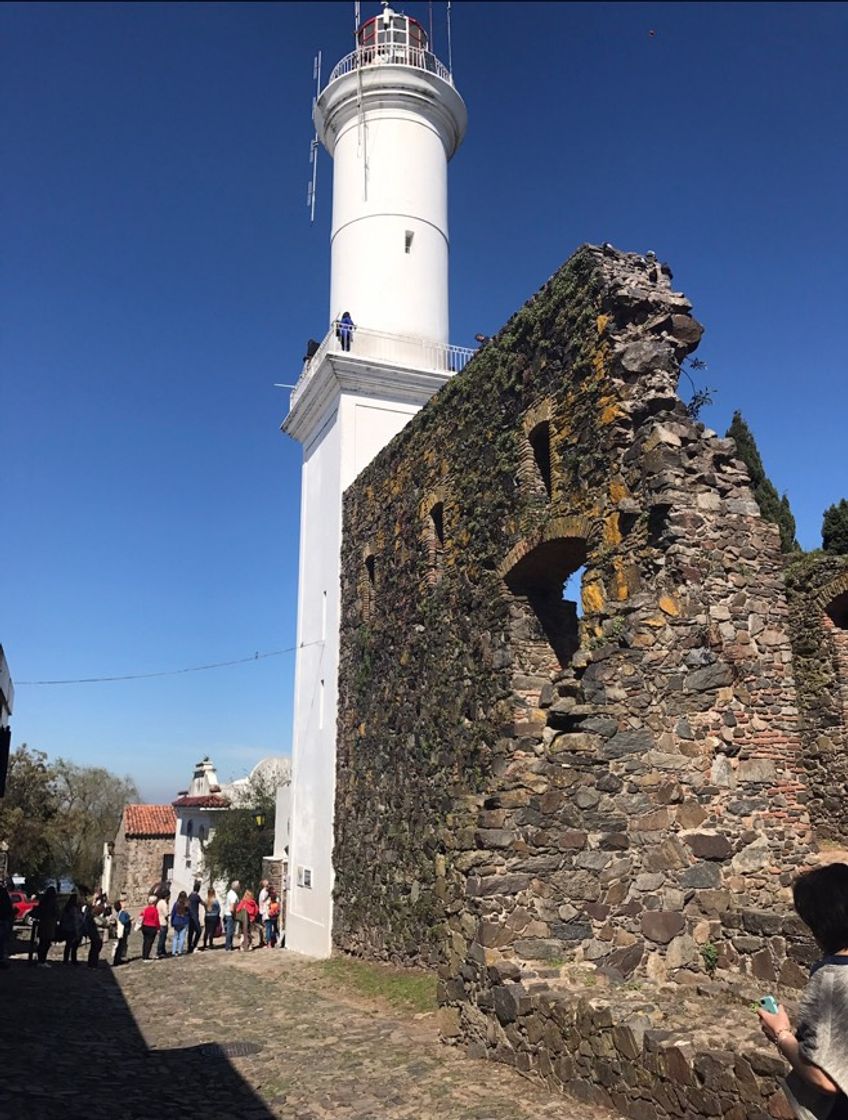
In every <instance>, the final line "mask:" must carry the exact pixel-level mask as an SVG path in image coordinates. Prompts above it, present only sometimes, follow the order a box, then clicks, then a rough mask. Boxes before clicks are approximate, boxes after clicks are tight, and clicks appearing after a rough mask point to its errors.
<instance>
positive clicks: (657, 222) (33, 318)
mask: <svg viewBox="0 0 848 1120" xmlns="http://www.w3.org/2000/svg"><path fill="white" fill-rule="evenodd" d="M398 6H399V7H400V5H398ZM432 7H433V21H434V46H435V50H436V53H437V54H438V55H439V56H440V57H441V58H442V59H443V60H445V61H447V46H446V39H447V37H446V28H445V5H444V4H442V3H435V4H433V5H432ZM362 9H363V18H365V17H367V16H370V15H372V14H375V13H376V12H377V11H378V10H379V6H378V5H377V4H373V3H368V2H365V3H363V5H362ZM404 10H406V11H407V12H408V13H409V14H410V15H414V16H417V17H418V18H419V19H421V20H422V22H424V24H425V26H426V25H427V24H428V22H429V5H428V4H425V3H410V4H407V5H406V8H405V9H404ZM452 17H453V20H452V55H453V66H454V76H455V80H456V84H457V87H458V89H459V90H460V92H461V93H462V95H463V97H464V98H465V100H466V103H467V105H468V112H469V129H468V135H467V138H466V140H465V142H464V143H463V145H462V147H461V149H460V151H459V152H458V153H457V155H456V156H455V157H454V160H453V162H452V164H451V167H450V180H449V182H450V222H451V323H452V329H451V335H452V341H453V342H455V343H457V344H459V345H473V336H474V335H475V334H476V333H478V332H480V333H484V334H490V333H493V332H494V331H496V330H497V329H498V328H499V327H500V326H501V325H502V324H503V323H504V322H505V320H506V319H507V318H508V317H509V316H510V315H511V314H512V312H513V311H515V310H516V309H517V308H518V307H519V306H520V305H521V304H522V303H523V302H524V301H525V300H526V299H527V298H528V297H529V296H530V295H532V293H533V292H534V291H535V290H536V289H537V288H538V287H540V285H541V284H542V283H543V282H544V281H545V280H546V279H547V277H548V276H549V275H550V274H551V273H552V272H554V271H555V269H556V268H557V267H558V266H559V265H560V264H561V263H562V262H563V261H564V260H565V259H566V258H567V257H568V256H569V255H570V254H571V253H572V252H573V250H574V249H575V248H576V247H577V246H578V245H580V244H581V243H583V242H587V241H588V242H603V241H609V242H612V243H613V244H614V245H616V246H618V247H619V248H621V249H626V250H634V251H638V252H646V251H648V250H652V251H653V252H655V253H656V254H657V255H658V256H659V257H660V258H661V259H663V260H667V261H668V262H669V263H670V264H671V266H672V269H673V272H674V280H675V286H676V287H678V288H679V289H680V290H683V291H684V292H685V293H686V294H687V295H688V296H689V298H690V299H691V300H692V302H693V304H694V314H695V315H696V317H697V318H698V319H699V320H700V321H701V322H703V323H704V324H705V326H706V335H705V337H704V340H703V342H702V344H701V347H700V350H699V356H700V357H701V358H703V359H704V360H705V361H706V362H707V364H708V369H707V371H706V372H705V373H704V374H703V375H702V377H703V379H704V381H705V382H706V383H707V384H708V385H710V386H712V387H714V388H715V389H716V393H715V397H714V404H713V405H712V406H711V407H710V408H708V409H707V410H706V411H705V412H704V413H703V414H702V419H704V420H705V421H706V422H707V423H708V424H709V425H710V426H711V427H713V428H715V429H716V430H719V431H720V432H722V433H723V432H724V430H725V429H726V428H727V425H728V424H729V422H730V419H731V417H732V414H733V411H734V409H737V408H738V409H741V410H742V412H743V414H744V415H745V417H746V419H747V420H748V422H749V424H750V425H751V427H752V429H753V431H754V434H755V436H756V439H757V441H758V444H759V447H760V451H761V453H762V456H763V458H764V461H765V464H766V469H767V471H768V473H769V474H770V476H771V478H772V480H773V481H774V483H775V485H776V486H777V487H778V489H779V490H780V491H781V492H782V491H784V490H785V491H787V492H788V494H789V498H790V501H791V503H792V507H793V510H794V512H795V515H796V518H797V521H798V536H799V539H800V542H801V544H802V545H803V546H804V547H805V548H813V547H817V546H818V545H819V544H820V527H821V517H822V512H823V510H824V509H825V508H826V507H827V506H828V505H830V504H831V503H832V502H834V501H837V500H839V499H840V498H841V497H844V496H848V465H846V453H845V436H844V407H845V405H844V395H843V393H844V385H845V374H846V368H845V367H846V359H845V347H844V329H845V292H846V264H845V262H846V259H848V255H846V250H848V237H847V236H846V234H848V208H846V204H845V196H846V187H845V184H846V181H848V148H846V145H845V136H846V134H848V119H846V117H847V116H848V110H846V106H848V96H846V94H848V89H846V86H847V85H848V71H846V68H845V65H844V58H845V52H846V47H848V6H846V5H844V4H813V3H805V4H714V3H711V4H672V3H670V4H666V3H662V4H639V3H627V4H604V3H594V4H555V3H544V4H535V3H518V4H514V3H494V4H484V3H476V2H467V0H466V2H464V0H454V3H453V5H452ZM352 32H353V5H352V4H349V3H338V4H337V3H306V4H299V3H290V4H286V3H283V4H273V3H268V4H250V3H239V4H226V3H222V4H208V5H207V4H202V3H198V4H179V3H173V4H164V5H159V4H153V3H151V4H126V5H125V4H107V3H103V4H91V5H88V4H82V3H74V4H67V5H66V4H41V3H39V4H14V3H6V4H4V5H2V6H0V106H2V107H1V108H0V166H2V169H3V170H2V176H0V238H2V246H3V252H2V258H0V307H1V308H2V312H0V315H1V316H2V336H0V472H2V473H1V474H0V478H2V496H3V506H2V511H3V513H2V517H3V520H2V524H3V527H4V534H3V537H4V539H3V547H2V553H0V588H2V592H0V596H1V597H0V643H2V644H3V646H4V648H5V651H6V656H7V658H8V660H9V664H10V667H11V671H12V675H13V678H14V679H15V681H16V689H17V691H16V701H15V711H14V715H13V720H12V726H13V744H19V743H21V742H27V743H28V744H29V745H30V746H31V747H35V748H38V749H41V750H44V751H46V752H47V753H48V755H50V756H51V757H57V756H64V757H66V758H70V759H73V760H74V761H76V762H79V763H82V764H86V765H88V764H90V765H103V766H107V767H108V768H110V769H112V770H114V771H116V772H117V773H120V774H129V775H130V776H131V777H132V778H134V780H135V781H136V782H137V784H138V786H139V789H140V792H141V795H142V797H143V798H145V799H149V800H169V799H171V798H172V797H173V796H175V794H176V792H177V790H178V789H181V788H184V787H185V785H186V784H187V782H188V780H189V778H190V775H191V769H192V766H193V764H194V762H195V761H196V760H197V759H198V758H200V757H202V756H203V755H206V754H209V755H211V757H212V758H213V759H214V760H215V762H216V763H217V765H218V769H219V773H220V776H221V777H222V779H227V778H231V777H237V776H240V775H242V774H244V773H246V772H247V771H248V770H249V769H250V768H251V767H252V765H253V764H254V763H255V762H257V761H258V760H259V759H260V758H262V757H264V756H266V755H269V754H288V753H289V752H290V744H291V693H292V680H293V670H294V657H293V654H292V653H291V652H290V651H291V647H293V645H294V642H295V623H296V617H295V616H296V601H297V537H298V516H299V483H300V460H301V449H300V447H299V445H297V444H296V443H294V442H293V441H291V440H290V439H288V437H286V436H284V435H282V434H281V433H280V431H279V425H280V423H281V421H282V419H283V418H284V416H285V414H286V411H287V404H288V395H287V393H286V391H285V390H281V389H278V388H275V387H274V384H275V383H277V382H289V383H290V382H292V381H294V380H295V379H296V377H297V375H298V373H299V367H300V359H301V356H302V354H303V352H304V342H305V340H306V339H307V338H309V337H310V336H314V337H319V338H320V337H321V336H322V335H323V333H324V331H325V327H326V323H327V320H328V317H329V309H328V306H327V305H328V298H329V221H330V204H331V184H332V164H331V161H330V159H329V157H328V156H327V155H326V153H323V155H322V160H321V164H320V171H319V186H318V206H317V215H316V220H315V223H314V224H313V225H310V223H309V218H308V213H307V210H306V184H307V180H308V175H309V167H308V153H309V143H310V140H311V138H312V125H311V122H310V103H311V96H312V59H313V55H314V53H315V51H317V50H318V49H319V48H320V49H322V51H323V57H324V61H325V66H324V72H325V74H326V73H327V70H328V67H329V66H330V65H332V64H333V63H334V62H335V61H337V60H338V59H339V58H341V57H342V56H343V55H344V54H346V53H347V52H348V51H349V50H350V49H351V48H352ZM277 651H289V652H279V653H278V652H277ZM257 652H259V653H274V654H275V655H274V656H269V657H261V658H259V659H256V658H255V657H254V654H255V653H257ZM241 658H249V659H251V660H249V661H248V662H246V663H244V664H239V665H232V666H229V667H226V668H219V669H213V670H209V671H203V672H192V673H179V674H176V675H171V676H160V677H152V678H147V679H136V680H127V681H123V682H105V683H86V684H60V685H38V684H28V683H26V682H31V681H43V680H57V679H60V680H64V679H69V678H74V679H76V678H84V677H103V676H119V675H135V674H145V673H159V672H166V671H171V670H179V669H183V668H188V667H192V666H198V665H206V664H209V663H215V662H220V661H233V660H238V659H241Z"/></svg>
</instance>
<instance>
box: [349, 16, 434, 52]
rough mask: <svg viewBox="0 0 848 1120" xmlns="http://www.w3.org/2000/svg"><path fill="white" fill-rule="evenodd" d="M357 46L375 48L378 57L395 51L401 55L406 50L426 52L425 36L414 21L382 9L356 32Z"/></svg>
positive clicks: (408, 17)
mask: <svg viewBox="0 0 848 1120" xmlns="http://www.w3.org/2000/svg"><path fill="white" fill-rule="evenodd" d="M358 42H359V46H360V47H361V48H363V49H366V50H367V49H370V48H376V53H377V54H378V55H383V54H390V53H393V52H394V51H395V50H397V51H398V52H399V53H401V54H403V53H405V52H406V51H408V50H418V51H426V50H427V47H428V45H429V44H428V40H427V35H426V33H425V31H424V28H423V27H422V26H421V24H420V23H419V22H418V20H416V19H412V17H411V16H405V15H403V14H402V13H400V12H394V11H392V9H391V8H388V7H387V8H384V9H383V11H382V12H381V13H380V15H378V16H374V18H373V19H369V20H366V21H365V23H363V25H362V26H361V27H360V29H359V32H358Z"/></svg>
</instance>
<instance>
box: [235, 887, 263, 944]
mask: <svg viewBox="0 0 848 1120" xmlns="http://www.w3.org/2000/svg"><path fill="white" fill-rule="evenodd" d="M236 914H237V915H238V918H239V920H240V921H241V949H242V951H244V950H245V949H248V950H249V949H252V948H253V944H252V935H253V923H254V922H255V921H256V919H257V918H258V917H259V906H258V904H257V902H256V899H255V898H254V897H253V891H245V892H244V896H243V898H242V900H241V902H240V903H239V904H238V906H237V907H236Z"/></svg>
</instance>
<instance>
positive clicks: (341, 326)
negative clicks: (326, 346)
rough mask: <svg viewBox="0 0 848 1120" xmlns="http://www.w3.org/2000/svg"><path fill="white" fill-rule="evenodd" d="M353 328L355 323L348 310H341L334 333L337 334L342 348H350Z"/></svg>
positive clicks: (354, 328)
mask: <svg viewBox="0 0 848 1120" xmlns="http://www.w3.org/2000/svg"><path fill="white" fill-rule="evenodd" d="M355 330H356V324H355V323H354V321H353V319H352V318H351V317H350V312H349V311H343V312H342V315H341V318H340V319H339V321H338V324H337V326H336V334H337V335H338V339H339V342H340V343H341V344H342V350H350V343H351V340H352V339H353V332H354V331H355Z"/></svg>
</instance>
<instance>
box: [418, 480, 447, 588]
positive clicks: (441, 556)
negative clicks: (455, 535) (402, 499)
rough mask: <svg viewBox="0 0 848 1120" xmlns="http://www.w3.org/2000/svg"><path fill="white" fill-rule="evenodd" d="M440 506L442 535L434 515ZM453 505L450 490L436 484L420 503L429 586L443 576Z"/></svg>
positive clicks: (425, 580)
mask: <svg viewBox="0 0 848 1120" xmlns="http://www.w3.org/2000/svg"><path fill="white" fill-rule="evenodd" d="M437 507H439V508H440V510H441V536H440V535H439V533H438V531H437V527H436V524H435V521H434V517H433V511H434V510H435V509H436V508H437ZM451 513H452V509H451V505H450V503H449V501H448V491H447V489H446V488H445V487H444V486H436V487H434V488H433V489H432V490H428V491H427V493H426V494H425V495H424V497H423V498H422V499H421V501H420V502H419V504H418V519H419V522H420V525H421V542H422V544H423V546H424V549H425V553H426V557H427V567H426V571H425V575H424V582H425V584H426V585H427V586H428V587H435V586H436V584H438V583H439V582H440V580H441V578H442V574H443V571H444V565H445V556H446V553H447V552H448V550H449V547H450V534H449V532H448V529H449V525H450V521H451V518H450V514H451Z"/></svg>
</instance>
